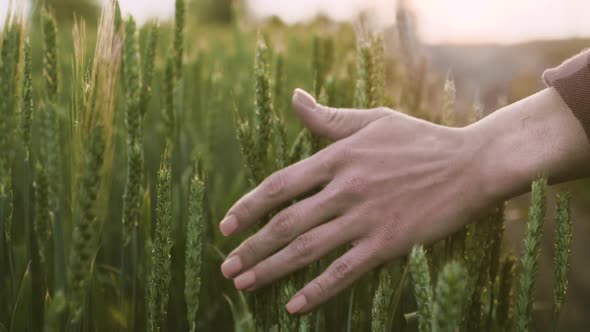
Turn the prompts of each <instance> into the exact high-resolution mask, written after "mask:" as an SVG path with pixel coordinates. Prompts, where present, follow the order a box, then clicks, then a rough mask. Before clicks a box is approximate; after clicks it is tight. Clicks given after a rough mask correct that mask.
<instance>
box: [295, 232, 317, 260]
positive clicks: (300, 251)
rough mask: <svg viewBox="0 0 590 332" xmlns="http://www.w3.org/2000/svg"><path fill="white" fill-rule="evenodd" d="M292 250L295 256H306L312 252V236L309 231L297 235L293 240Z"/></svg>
mask: <svg viewBox="0 0 590 332" xmlns="http://www.w3.org/2000/svg"><path fill="white" fill-rule="evenodd" d="M293 251H294V253H295V256H296V257H299V258H306V257H308V256H310V255H311V254H312V253H313V237H312V235H310V234H309V233H306V234H302V235H300V236H298V237H297V238H296V239H295V240H294V241H293Z"/></svg>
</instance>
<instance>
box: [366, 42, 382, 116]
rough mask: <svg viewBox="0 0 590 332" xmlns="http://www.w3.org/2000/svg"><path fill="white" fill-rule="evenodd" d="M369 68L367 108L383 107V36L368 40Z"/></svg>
mask: <svg viewBox="0 0 590 332" xmlns="http://www.w3.org/2000/svg"><path fill="white" fill-rule="evenodd" d="M369 47H370V50H371V62H372V64H371V68H370V70H371V71H370V73H369V77H370V86H369V90H368V92H369V97H368V98H369V108H376V107H379V106H383V91H384V89H385V49H384V45H383V36H381V35H377V34H376V35H373V36H371V40H370V46H369Z"/></svg>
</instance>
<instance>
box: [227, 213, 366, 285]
mask: <svg viewBox="0 0 590 332" xmlns="http://www.w3.org/2000/svg"><path fill="white" fill-rule="evenodd" d="M350 224H351V222H350V221H349V220H345V219H344V217H342V218H337V219H335V220H333V221H331V222H328V223H325V224H322V225H320V226H318V227H316V228H314V229H312V230H310V231H309V232H307V233H304V234H302V235H300V236H298V237H297V238H295V240H293V241H292V242H291V243H289V245H287V246H286V247H285V248H283V249H281V250H280V251H279V252H277V253H275V254H274V255H272V256H270V257H269V258H267V259H265V260H263V261H262V262H260V263H258V264H257V265H256V266H254V267H253V268H252V269H250V270H248V271H246V272H244V273H242V274H241V275H239V276H238V277H236V278H235V279H234V285H235V286H236V288H238V289H248V290H253V289H256V288H259V287H261V286H264V285H267V284H269V283H271V282H272V281H275V280H277V279H279V278H281V277H283V276H286V275H288V274H289V273H292V272H294V271H296V270H298V269H300V268H302V267H305V266H307V265H309V264H311V263H313V262H315V261H317V260H318V259H320V258H322V257H323V256H325V255H326V254H328V253H329V252H330V251H332V250H334V249H336V248H338V247H339V246H341V245H343V244H346V243H350V242H351V241H352V240H353V239H354V238H355V237H356V234H357V232H356V231H355V230H354V227H351V225H350Z"/></svg>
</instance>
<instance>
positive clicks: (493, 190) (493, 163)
mask: <svg viewBox="0 0 590 332" xmlns="http://www.w3.org/2000/svg"><path fill="white" fill-rule="evenodd" d="M465 131H466V135H467V139H468V141H469V142H471V144H472V145H473V150H474V153H473V155H474V161H473V166H474V167H475V168H476V172H477V174H478V176H479V177H480V179H481V190H482V192H483V194H484V195H486V197H487V198H488V199H489V200H494V201H496V200H498V201H499V200H506V199H508V198H511V197H514V196H517V195H520V194H523V193H525V192H528V190H529V188H530V183H531V181H532V180H533V179H534V178H536V177H539V176H547V177H548V179H549V181H550V182H551V183H560V182H564V181H570V180H574V179H578V178H581V177H585V176H588V175H589V173H588V172H589V169H588V167H587V165H588V163H589V162H590V143H589V142H588V139H587V137H586V135H585V132H584V130H583V128H582V126H581V124H580V123H579V121H578V120H577V119H576V118H575V117H574V115H573V114H572V112H571V111H570V110H569V109H568V107H567V105H566V104H565V103H564V102H563V101H562V99H561V98H560V97H559V95H558V94H557V92H556V91H555V90H554V89H553V88H549V89H545V90H543V91H541V92H539V93H537V94H535V95H532V96H530V97H527V98H525V99H523V100H521V101H519V102H516V103H514V104H511V105H509V106H507V107H504V108H502V109H500V110H498V111H496V112H494V113H493V114H491V115H489V116H488V117H486V118H484V119H482V120H481V121H479V122H477V123H475V124H473V125H471V126H468V127H466V128H465Z"/></svg>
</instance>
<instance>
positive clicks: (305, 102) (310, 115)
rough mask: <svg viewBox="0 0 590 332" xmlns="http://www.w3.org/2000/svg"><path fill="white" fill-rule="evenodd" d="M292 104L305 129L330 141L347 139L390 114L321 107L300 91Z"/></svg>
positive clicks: (381, 110) (374, 110) (295, 94)
mask: <svg viewBox="0 0 590 332" xmlns="http://www.w3.org/2000/svg"><path fill="white" fill-rule="evenodd" d="M292 103H293V109H294V110H295V112H297V115H298V116H299V118H300V119H301V120H302V121H303V123H304V124H305V126H306V127H307V128H309V129H310V130H311V131H312V132H313V133H314V134H316V135H320V136H322V137H326V138H328V139H330V140H332V141H337V140H340V139H342V138H345V137H348V136H350V135H352V134H354V133H356V132H357V131H359V130H361V129H363V128H364V127H366V126H367V125H368V124H370V123H371V122H373V121H375V120H378V119H380V118H382V117H385V116H388V115H391V114H392V111H391V110H390V109H388V108H385V107H379V108H373V109H368V110H362V109H344V108H339V109H336V108H332V107H327V106H323V105H320V104H318V103H317V102H316V101H315V99H314V98H313V97H312V96H311V95H309V94H308V93H307V92H305V91H303V90H301V89H296V90H295V93H294V95H293V100H292Z"/></svg>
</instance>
